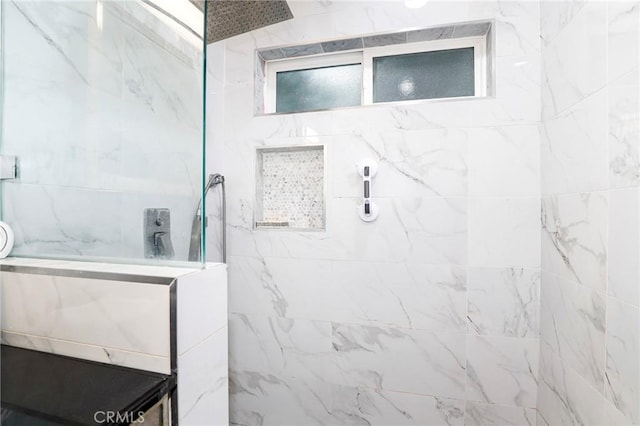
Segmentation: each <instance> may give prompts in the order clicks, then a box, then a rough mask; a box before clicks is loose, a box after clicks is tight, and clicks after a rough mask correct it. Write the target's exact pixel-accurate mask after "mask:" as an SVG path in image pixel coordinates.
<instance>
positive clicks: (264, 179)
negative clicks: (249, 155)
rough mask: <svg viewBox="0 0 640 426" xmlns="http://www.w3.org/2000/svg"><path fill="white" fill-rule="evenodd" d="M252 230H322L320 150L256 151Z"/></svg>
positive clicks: (319, 147) (322, 185)
mask: <svg viewBox="0 0 640 426" xmlns="http://www.w3.org/2000/svg"><path fill="white" fill-rule="evenodd" d="M257 198H258V199H257V201H258V202H257V206H258V209H257V212H256V213H257V214H256V227H258V228H262V227H288V228H296V229H324V224H325V208H324V149H323V147H322V146H312V147H303V148H298V147H296V148H281V149H264V150H258V185H257Z"/></svg>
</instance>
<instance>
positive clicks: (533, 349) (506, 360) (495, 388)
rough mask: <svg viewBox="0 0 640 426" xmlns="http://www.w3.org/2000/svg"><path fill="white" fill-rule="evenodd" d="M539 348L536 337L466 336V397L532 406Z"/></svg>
mask: <svg viewBox="0 0 640 426" xmlns="http://www.w3.org/2000/svg"><path fill="white" fill-rule="evenodd" d="M538 350H539V344H538V340H537V339H516V338H506V337H487V336H468V337H467V386H466V398H467V399H468V400H471V401H479V402H488V403H494V404H505V405H511V406H516V407H525V408H535V406H536V395H537V386H538V383H537V380H538Z"/></svg>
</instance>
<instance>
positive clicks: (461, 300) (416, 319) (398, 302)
mask: <svg viewBox="0 0 640 426" xmlns="http://www.w3.org/2000/svg"><path fill="white" fill-rule="evenodd" d="M332 272H333V273H332V276H333V279H332V284H330V285H328V286H327V287H330V288H332V289H333V290H334V291H333V292H332V293H331V295H339V296H338V297H340V301H335V300H334V302H333V303H332V305H333V307H334V309H335V308H337V307H342V309H343V312H345V313H347V312H348V313H349V314H348V315H340V313H339V312H337V311H333V312H332V313H331V315H330V318H331V319H333V320H335V321H344V322H355V323H360V324H372V325H373V324H375V325H388V326H394V327H405V328H413V329H422V330H432V331H438V332H464V329H465V320H464V318H465V312H466V306H465V305H466V271H465V270H464V268H461V267H457V266H449V265H422V264H411V263H409V264H392V263H378V264H376V265H371V264H370V263H369V262H335V263H334V264H333V271H332ZM363 295H366V297H363ZM327 302H328V303H331V302H329V301H327Z"/></svg>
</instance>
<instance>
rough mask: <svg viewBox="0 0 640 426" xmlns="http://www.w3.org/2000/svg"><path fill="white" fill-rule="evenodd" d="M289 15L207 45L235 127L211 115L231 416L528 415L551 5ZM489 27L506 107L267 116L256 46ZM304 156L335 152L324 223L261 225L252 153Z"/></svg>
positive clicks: (275, 419) (499, 418)
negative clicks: (257, 98) (375, 167)
mask: <svg viewBox="0 0 640 426" xmlns="http://www.w3.org/2000/svg"><path fill="white" fill-rule="evenodd" d="M289 4H290V7H291V9H292V11H293V14H294V16H295V18H294V19H292V20H290V21H287V22H283V23H280V24H278V25H274V26H271V27H267V28H263V29H260V30H257V31H253V32H251V33H249V34H245V35H240V36H236V37H233V38H231V39H229V40H226V41H225V42H221V43H217V44H214V45H210V46H209V54H210V56H209V62H210V63H215V65H212V66H211V69H210V70H209V73H210V74H209V75H210V76H211V77H212V80H213V81H215V82H216V83H215V84H216V88H215V93H214V91H213V90H212V91H211V93H210V96H211V98H212V99H215V100H216V102H217V105H218V108H219V109H218V111H220V109H222V110H223V112H222V114H223V116H224V120H222V119H221V118H220V116H218V115H216V114H215V113H213V112H210V113H209V115H208V119H209V120H210V122H214V121H215V122H216V123H218V128H217V129H216V130H211V131H212V132H216V135H218V140H216V137H215V136H214V137H213V138H212V139H211V140H209V141H208V143H209V145H208V146H209V147H211V149H218V150H219V152H220V156H221V157H222V158H224V162H220V166H221V167H223V173H225V174H226V176H227V183H228V193H227V196H228V199H227V201H228V205H227V208H228V214H227V220H228V221H229V223H228V237H229V246H228V250H229V253H228V254H229V259H228V261H229V312H230V319H229V342H230V360H229V365H230V419H231V424H251V425H292V424H304V425H314V424H318V425H320V424H394V425H464V424H467V425H472V424H473V425H475V424H489V425H504V424H505V422H512V423H513V424H533V422H535V417H536V416H535V414H536V413H535V407H536V399H537V383H538V377H537V376H538V370H539V367H538V366H539V352H538V335H539V285H540V262H541V258H540V229H541V221H540V208H541V207H540V171H539V169H540V154H539V152H540V150H539V148H540V130H539V122H540V105H541V103H540V90H541V76H540V31H539V25H540V16H539V7H538V5H537V4H536V3H532V2H526V1H524V2H511V1H510V2H502V1H484V2H444V1H429V2H427V3H426V5H425V6H424V7H423V8H421V9H411V10H410V9H406V8H405V7H404V5H401V4H400V3H398V2H355V1H354V2H351V1H345V2H331V3H329V2H324V1H290V2H289ZM476 20H495V27H494V29H493V33H495V36H496V39H495V45H494V51H495V54H496V57H495V62H494V64H495V68H496V84H495V89H496V90H495V94H496V95H495V96H494V97H490V98H486V99H475V100H469V101H460V100H454V101H427V102H418V103H412V104H396V105H386V106H379V105H378V106H371V107H363V108H350V109H344V110H340V111H331V112H308V113H301V114H287V115H270V116H255V115H254V113H255V105H254V81H253V79H254V72H255V66H256V64H255V62H254V61H255V49H262V48H265V49H266V48H270V47H273V46H281V45H294V44H310V43H316V42H319V41H326V40H328V39H331V38H332V37H333V38H337V39H345V38H350V37H351V38H353V37H359V36H361V35H362V34H372V33H378V32H379V33H385V32H386V33H388V32H393V31H398V30H401V29H406V28H421V27H434V26H443V25H450V24H453V23H456V22H467V21H476ZM220 64H223V66H220ZM221 68H222V69H221ZM220 81H223V82H224V83H223V84H222V85H221V84H220ZM220 91H223V93H222V100H221V99H220V96H221V94H220ZM298 145H309V146H316V145H324V149H325V162H326V164H325V167H326V170H327V171H326V187H327V196H326V231H325V232H295V231H287V230H282V229H278V230H264V229H254V224H253V218H254V210H255V208H256V206H255V204H254V203H255V201H254V200H255V191H256V188H255V175H254V170H253V164H251V162H250V161H248V160H247V159H251V158H255V155H256V149H259V148H268V147H281V146H298ZM214 147H215V148H214ZM214 157H215V156H214ZM367 157H370V158H374V159H376V160H377V161H378V163H379V171H378V174H377V175H376V176H375V177H374V179H373V183H372V195H373V198H374V201H375V202H376V203H377V204H378V206H379V207H380V216H379V218H378V219H377V220H376V221H375V222H372V223H364V222H362V221H361V220H360V219H359V218H358V216H357V211H356V208H357V206H358V204H359V202H360V197H361V178H360V176H359V175H358V174H357V172H356V168H355V164H356V163H357V162H359V161H360V160H362V159H363V158H367ZM214 159H215V158H214ZM210 203H212V207H211V209H210V213H211V214H212V215H214V216H215V215H217V214H218V213H217V208H216V206H215V204H213V201H210ZM210 255H211V256H216V255H217V253H213V252H211V253H210ZM214 259H215V257H210V260H214Z"/></svg>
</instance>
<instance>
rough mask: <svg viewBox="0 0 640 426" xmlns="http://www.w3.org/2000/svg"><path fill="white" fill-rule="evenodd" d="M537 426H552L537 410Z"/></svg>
mask: <svg viewBox="0 0 640 426" xmlns="http://www.w3.org/2000/svg"><path fill="white" fill-rule="evenodd" d="M536 426H551V425H549V423H548V422H547V421H546V420H545V418H544V416H543V415H542V414H541V413H540V410H536Z"/></svg>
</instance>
